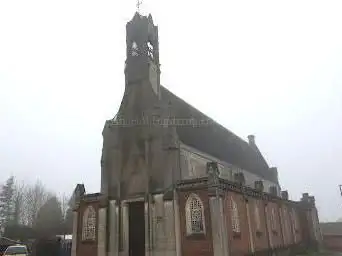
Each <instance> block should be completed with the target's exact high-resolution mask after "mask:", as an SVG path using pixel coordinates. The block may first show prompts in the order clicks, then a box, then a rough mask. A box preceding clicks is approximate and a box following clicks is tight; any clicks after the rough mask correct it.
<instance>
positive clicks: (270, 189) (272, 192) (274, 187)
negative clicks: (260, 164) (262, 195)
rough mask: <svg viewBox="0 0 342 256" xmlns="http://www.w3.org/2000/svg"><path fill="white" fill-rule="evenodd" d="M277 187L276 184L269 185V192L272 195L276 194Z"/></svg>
mask: <svg viewBox="0 0 342 256" xmlns="http://www.w3.org/2000/svg"><path fill="white" fill-rule="evenodd" d="M277 192H278V191H277V187H276V186H270V188H269V193H270V194H271V195H273V196H276V195H277V194H278V193H277Z"/></svg>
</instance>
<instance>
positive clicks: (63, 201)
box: [59, 194, 70, 219]
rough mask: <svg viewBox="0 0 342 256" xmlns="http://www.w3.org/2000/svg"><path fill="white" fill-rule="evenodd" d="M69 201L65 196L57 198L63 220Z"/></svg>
mask: <svg viewBox="0 0 342 256" xmlns="http://www.w3.org/2000/svg"><path fill="white" fill-rule="evenodd" d="M69 200H70V199H69V198H68V197H67V196H66V195H65V194H62V195H61V196H60V197H59V202H60V204H61V210H62V216H63V219H65V217H66V214H67V211H68V208H69Z"/></svg>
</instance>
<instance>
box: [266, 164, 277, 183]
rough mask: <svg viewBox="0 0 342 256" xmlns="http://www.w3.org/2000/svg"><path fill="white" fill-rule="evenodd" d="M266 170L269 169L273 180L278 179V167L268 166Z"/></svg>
mask: <svg viewBox="0 0 342 256" xmlns="http://www.w3.org/2000/svg"><path fill="white" fill-rule="evenodd" d="M268 170H269V171H270V173H271V175H272V177H274V179H275V180H278V168H277V167H270V168H269V169H268Z"/></svg>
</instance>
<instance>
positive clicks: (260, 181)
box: [254, 180, 264, 192]
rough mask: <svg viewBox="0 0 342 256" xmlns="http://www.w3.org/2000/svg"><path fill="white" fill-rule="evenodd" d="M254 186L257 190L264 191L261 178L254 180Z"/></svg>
mask: <svg viewBox="0 0 342 256" xmlns="http://www.w3.org/2000/svg"><path fill="white" fill-rule="evenodd" d="M254 187H255V189H256V190H257V191H259V192H263V191H264V182H263V181H262V180H257V181H255V182H254Z"/></svg>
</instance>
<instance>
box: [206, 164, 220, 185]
mask: <svg viewBox="0 0 342 256" xmlns="http://www.w3.org/2000/svg"><path fill="white" fill-rule="evenodd" d="M207 174H208V180H209V183H211V184H215V185H216V184H218V183H219V176H220V172H219V169H218V165H217V163H216V162H209V163H207Z"/></svg>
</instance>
